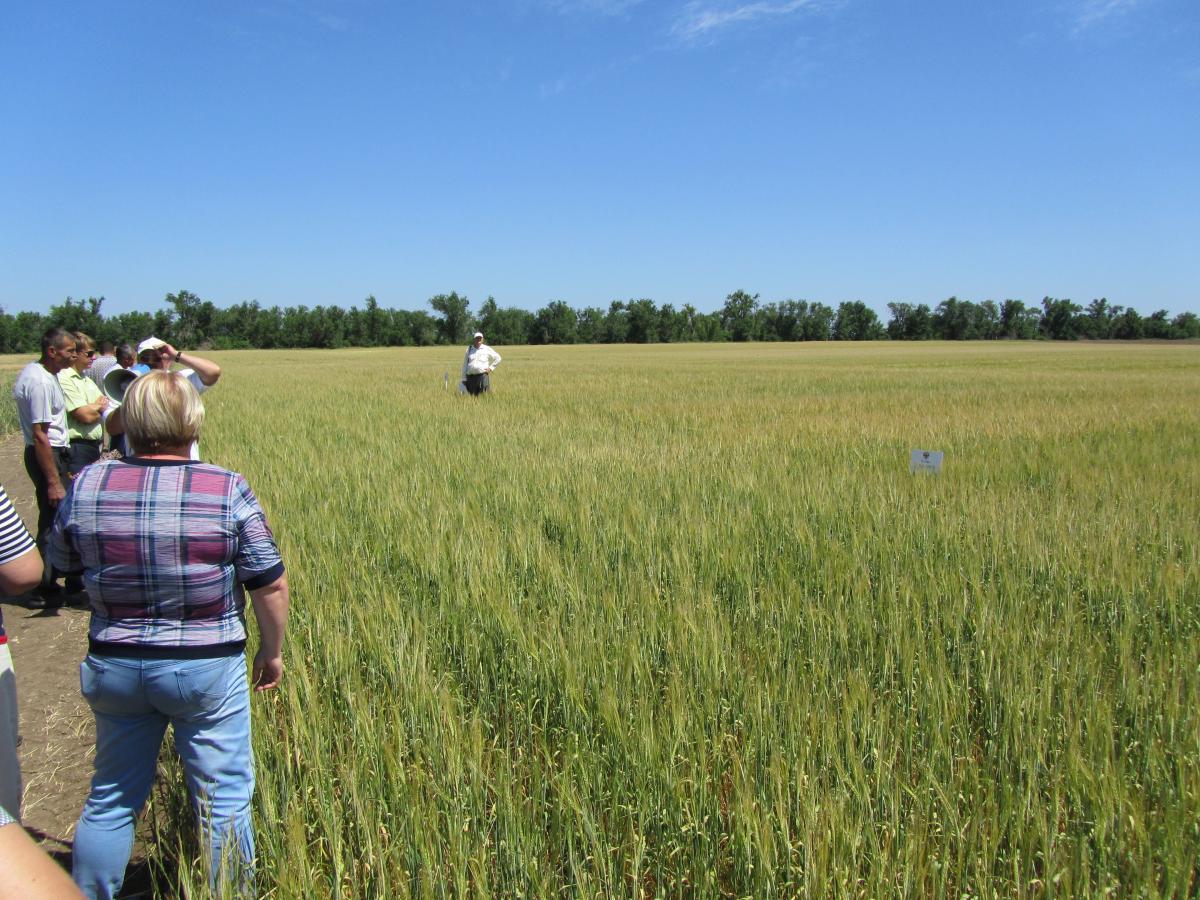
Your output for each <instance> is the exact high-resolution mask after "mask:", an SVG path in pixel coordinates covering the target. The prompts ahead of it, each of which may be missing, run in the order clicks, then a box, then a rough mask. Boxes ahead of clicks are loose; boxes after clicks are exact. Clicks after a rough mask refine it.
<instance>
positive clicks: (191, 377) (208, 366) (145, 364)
mask: <svg viewBox="0 0 1200 900" xmlns="http://www.w3.org/2000/svg"><path fill="white" fill-rule="evenodd" d="M137 360H138V364H137V365H135V366H134V367H133V371H135V372H138V373H139V374H143V373H144V372H147V371H154V370H155V369H158V370H161V371H163V372H169V371H171V364H172V363H179V364H180V365H181V366H185V367H186V368H183V369H180V370H179V374H180V375H182V376H183V377H184V378H186V379H187V380H188V381H190V382H191V384H192V387H194V388H195V389H196V392H197V393H200V394H203V393H204V392H205V391H207V390H208V389H209V388H210V387H212V386H213V385H214V384H216V383H217V380H218V379H219V378H220V377H221V367H220V366H218V365H217V364H216V363H215V362H213V361H212V360H211V359H204V358H203V357H201V356H196V354H194V353H187V354H184V352H183V351H182V350H176V349H175V348H174V347H172V346H171V345H170V344H168V343H167V342H166V341H164V340H160V339H159V338H156V337H148V338H146V339H145V340H144V341H142V342H141V343H140V344H138V348H137ZM104 427H105V429H106V430H107V431H108V433H109V434H110V435H112V436H114V437H115V436H116V435H119V434H124V433H125V423H124V422H122V421H121V411H120V409H115V410H113V411H112V413H110V414H109V415H108V417H107V418H106V419H105V420H104ZM192 459H195V460H199V459H200V447H199V445H198V444H196V443H195V442H193V443H192Z"/></svg>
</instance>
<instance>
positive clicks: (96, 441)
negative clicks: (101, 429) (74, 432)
mask: <svg viewBox="0 0 1200 900" xmlns="http://www.w3.org/2000/svg"><path fill="white" fill-rule="evenodd" d="M71 443H72V444H91V445H93V446H95V447H99V446H100V438H71Z"/></svg>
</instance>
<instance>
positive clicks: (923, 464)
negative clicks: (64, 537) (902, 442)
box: [908, 450, 945, 475]
mask: <svg viewBox="0 0 1200 900" xmlns="http://www.w3.org/2000/svg"><path fill="white" fill-rule="evenodd" d="M944 455H945V454H943V453H942V451H941V450H914V451H913V452H912V453H910V454H909V456H908V471H909V474H915V473H916V472H930V473H932V474H934V475H941V474H942V456H944Z"/></svg>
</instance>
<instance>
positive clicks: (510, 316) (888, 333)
mask: <svg viewBox="0 0 1200 900" xmlns="http://www.w3.org/2000/svg"><path fill="white" fill-rule="evenodd" d="M103 304H104V298H103V297H89V298H88V299H86V300H74V299H72V298H70V297H68V298H67V299H66V300H65V301H64V302H63V303H61V304H58V305H55V306H53V307H51V309H50V311H49V312H48V313H45V314H42V313H36V312H21V313H17V314H16V315H10V314H8V313H6V312H4V311H3V310H0V352H3V353H32V352H36V351H37V350H38V346H39V341H40V339H41V335H42V333H43V332H44V331H45V330H46V329H47V328H48V327H50V326H52V325H60V326H63V327H65V328H70V329H72V330H77V331H84V332H86V333H87V334H89V335H91V336H92V337H93V338H95V339H96V340H97V341H104V340H109V341H112V342H113V343H114V344H119V343H121V342H122V341H132V342H136V341H138V340H140V339H142V338H144V337H146V336H148V335H151V334H153V335H156V336H158V337H160V338H162V339H164V340H166V341H168V342H170V343H172V344H174V345H176V346H180V347H210V348H213V349H248V348H258V349H270V348H298V347H323V348H335V347H385V346H386V347H396V346H412V347H424V346H430V345H434V344H463V343H465V342H466V341H467V339H468V337H469V336H470V334H471V332H472V331H474V330H475V329H478V330H480V331H482V332H483V333H484V334H485V335H486V336H487V340H488V342H489V343H491V344H502V345H514V344H623V343H633V344H651V343H679V342H685V341H829V340H833V341H873V340H906V341H922V340H952V341H964V340H1002V339H1019V340H1032V339H1046V340H1077V339H1081V338H1082V339H1093V340H1136V339H1141V338H1154V339H1164V340H1175V339H1187V338H1200V318H1198V317H1197V316H1196V314H1195V313H1191V312H1185V313H1180V314H1179V315H1177V316H1175V317H1174V318H1171V317H1170V316H1169V314H1168V313H1167V312H1166V310H1158V311H1157V312H1155V313H1152V314H1151V315H1149V316H1142V315H1141V314H1140V313H1138V311H1137V310H1135V309H1133V308H1131V307H1123V306H1117V305H1112V304H1110V303H1109V302H1108V301H1107V300H1106V299H1104V298H1101V299H1098V300H1093V301H1092V302H1091V303H1089V304H1088V305H1087V306H1086V307H1083V306H1081V305H1079V304H1077V303H1074V302H1072V301H1071V300H1064V299H1057V298H1052V297H1046V298H1044V299H1043V300H1042V302H1041V304H1040V305H1036V306H1030V305H1026V304H1025V303H1024V302H1022V301H1020V300H1005V301H1003V302H1002V303H996V302H995V301H992V300H984V301H982V302H980V303H974V302H971V301H969V300H959V299H958V298H956V297H951V298H949V299H947V300H943V301H942V302H941V303H939V304H937V306H936V307H933V308H930V307H929V305H928V304H925V303H920V304H913V303H889V304H888V311H889V319H888V321H887V323H886V324H885V323H884V322H882V321H880V319H879V316H878V315H877V314H876V313H875V311H874V310H873V309H871V308H870V307H869V306H867V305H866V304H865V303H863V302H861V301H847V302H844V303H840V304H839V305H838V307H837V309H834V308H833V307H831V306H827V305H826V304H824V303H816V302H810V301H807V300H781V301H777V302H771V303H761V302H759V296H758V295H757V294H753V295H752V294H748V293H747V292H745V291H740V290H739V291H734V292H733V293H732V294H729V295H728V296H727V297H726V298H725V303H724V305H723V306H722V308H721V309H720V310H717V311H715V312H711V313H703V312H699V311H698V310H697V309H696V308H695V307H694V306H692V305H691V304H689V303H685V304H683V305H682V306H680V307H679V308H678V309H676V308H675V306H674V305H672V304H670V303H666V304H663V305H662V306H659V305H657V304H656V303H655V302H654V301H653V300H649V299H640V300H628V301H620V300H614V301H613V302H612V303H610V304H609V306H608V309H603V308H600V307H594V306H589V307H585V308H583V309H575V308H573V307H571V306H568V305H567V304H566V303H564V302H562V301H560V300H554V301H551V302H550V303H548V304H547V305H546V306H544V307H542V308H541V309H539V310H537V311H536V312H530V311H529V310H525V309H519V308H516V307H501V306H499V305H498V304H497V303H496V301H495V299H494V298H492V297H489V298H488V299H487V300H486V301H485V302H484V303H483V304H482V305H481V306H480V307H479V309H478V310H477V311H475V312H472V311H471V308H470V301H469V300H468V299H467V298H466V297H464V296H461V295H459V294H458V293H456V292H451V293H449V294H438V295H437V296H435V297H431V298H430V299H429V307H430V311H428V312H427V311H425V310H415V311H410V310H401V309H384V308H382V307H381V306H380V305H379V303H378V301H377V300H376V299H375V298H374V297H367V298H366V300H365V302H364V304H363V306H362V307H361V308H360V307H357V306H354V307H351V308H350V309H348V310H347V309H343V308H341V307H339V306H313V307H308V306H289V307H286V308H281V307H279V306H272V307H269V308H268V307H263V306H260V305H259V303H258V302H257V301H253V300H252V301H248V302H243V303H237V304H234V305H232V306H227V307H217V306H216V305H215V304H214V303H212V301H209V300H201V299H200V297H198V296H197V295H195V294H193V293H191V292H190V291H179V292H178V293H173V294H167V295H166V304H167V306H166V308H164V309H160V310H158V311H157V312H153V313H145V312H129V313H121V314H120V315H114V316H105V315H104V314H103V312H102V306H103Z"/></svg>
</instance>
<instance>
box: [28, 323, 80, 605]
mask: <svg viewBox="0 0 1200 900" xmlns="http://www.w3.org/2000/svg"><path fill="white" fill-rule="evenodd" d="M75 349H76V345H75V337H74V336H73V335H72V334H71V332H69V331H67V330H66V329H65V328H51V329H50V330H49V331H47V332H46V333H45V334H43V335H42V356H41V358H40V359H39V360H38V361H37V362H31V363H30V364H29V365H27V366H26V367H25V368H24V369H22V370H21V374H20V375H18V376H17V381H16V384H14V385H13V400H15V401H16V403H17V418H18V419H19V420H20V422H21V434H22V435H23V436H24V438H25V471H26V472H28V473H29V478H30V480H31V481H33V489H34V493H35V495H36V496H37V507H38V524H37V545H38V550H40V551H41V553H42V559H43V560H45V559H46V542H47V540H48V539H49V537H50V527H51V526H52V525H53V524H54V513H55V511H56V510H57V509H58V504H59V502H60V501H61V500H62V499H63V498H64V497H65V496H66V495H67V480H68V479H67V464H68V461H69V458H70V452H71V449H70V442H69V441H68V439H67V403H66V399H65V398H64V397H63V392H62V387H61V386H60V385H59V383H58V373H59V372H61V371H62V370H63V369H65V368H66V367H67V366H69V365H71V363H72V362H73V361H74V359H75ZM32 605H33V606H35V607H37V608H57V607H59V606H61V605H62V589H61V588H60V587H59V586H58V582H57V581H56V574H55V571H54V568H53V567H52V566H51V565H50V564H49V563H48V562H47V563H45V565H44V568H43V571H42V583H41V586H40V587H39V588H38V590H37V594H36V596H35V597H34V599H33V602H32Z"/></svg>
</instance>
